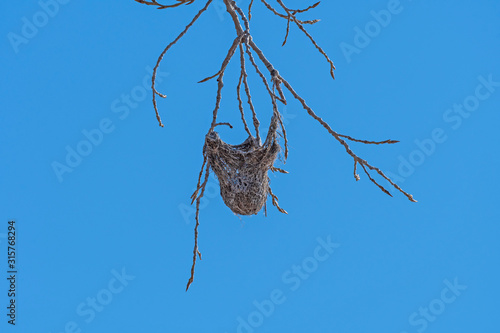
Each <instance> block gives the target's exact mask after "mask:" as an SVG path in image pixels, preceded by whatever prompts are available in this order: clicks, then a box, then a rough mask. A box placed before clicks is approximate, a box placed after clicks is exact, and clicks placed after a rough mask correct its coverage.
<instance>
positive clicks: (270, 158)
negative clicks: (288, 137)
mask: <svg viewBox="0 0 500 333" xmlns="http://www.w3.org/2000/svg"><path fill="white" fill-rule="evenodd" d="M278 117H279V115H274V116H273V118H272V120H271V125H270V126H269V130H268V135H267V138H266V141H265V142H264V144H261V143H260V142H259V141H260V140H259V139H257V138H255V137H253V136H252V135H250V136H249V137H248V138H247V139H246V140H245V141H244V142H243V143H241V144H239V145H230V144H228V143H225V142H224V141H222V139H221V138H220V136H219V134H218V133H217V132H215V131H213V130H212V131H210V132H209V133H208V134H207V136H206V138H205V145H204V148H203V153H204V155H205V156H206V158H207V162H208V165H209V166H210V168H211V169H212V171H213V172H214V173H215V175H216V176H217V178H218V180H219V185H220V194H221V197H222V199H223V200H224V203H225V204H226V206H228V207H229V208H230V209H231V210H232V211H233V213H235V214H238V215H254V214H257V213H258V212H260V210H261V209H262V207H264V205H265V204H266V200H267V196H268V195H271V196H272V198H273V203H275V205H276V204H277V202H275V200H276V197H275V196H274V194H272V191H271V187H270V184H269V176H268V171H269V170H273V171H274V170H276V168H274V162H275V161H276V159H277V158H278V153H279V152H280V150H281V148H280V145H279V143H278V141H277V138H276V130H277V120H278ZM280 211H282V212H284V213H285V211H284V210H282V209H280Z"/></svg>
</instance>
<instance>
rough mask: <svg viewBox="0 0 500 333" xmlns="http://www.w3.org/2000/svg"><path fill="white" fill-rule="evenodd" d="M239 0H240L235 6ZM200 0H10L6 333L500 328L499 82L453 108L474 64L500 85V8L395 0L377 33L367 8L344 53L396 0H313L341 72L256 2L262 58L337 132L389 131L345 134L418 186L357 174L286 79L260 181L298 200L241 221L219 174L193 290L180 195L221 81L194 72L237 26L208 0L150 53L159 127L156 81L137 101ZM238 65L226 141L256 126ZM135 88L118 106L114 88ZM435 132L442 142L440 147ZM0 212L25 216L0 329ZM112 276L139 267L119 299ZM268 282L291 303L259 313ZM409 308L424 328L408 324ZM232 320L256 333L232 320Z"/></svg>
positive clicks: (229, 96)
mask: <svg viewBox="0 0 500 333" xmlns="http://www.w3.org/2000/svg"><path fill="white" fill-rule="evenodd" d="M49 2H50V1H49ZM42 3H45V2H44V1H43V0H42ZM248 3H249V1H248V0H240V1H239V4H240V5H241V6H242V8H244V9H245V10H246V8H247V6H248ZM271 3H272V4H273V5H275V6H276V7H277V6H278V5H276V3H275V2H274V1H271ZM286 3H287V4H288V5H289V7H291V8H300V7H305V6H306V5H309V4H310V3H306V4H304V3H303V2H302V1H287V2H286ZM311 4H312V2H311ZM203 5H204V1H203V0H197V1H195V2H194V3H193V4H192V5H189V6H181V7H179V8H175V9H170V10H156V9H154V8H153V7H151V6H146V5H141V4H138V3H136V2H134V1H131V0H129V1H121V2H120V3H117V2H111V1H109V2H100V3H98V4H97V3H96V2H83V1H67V2H66V3H65V4H60V5H59V8H58V10H57V12H53V13H52V14H53V15H52V16H50V17H49V16H47V15H45V18H47V20H46V22H44V21H43V19H44V14H40V13H41V12H42V13H43V10H44V9H43V7H42V5H41V4H40V3H38V2H35V1H25V2H22V3H21V2H16V3H10V2H3V3H2V4H1V5H0V7H1V12H2V19H1V23H0V28H1V35H2V38H1V39H0V43H1V46H0V50H1V55H0V57H1V58H0V66H1V74H2V79H1V80H0V92H1V95H2V98H1V111H0V133H1V136H2V139H1V140H0V152H1V156H2V159H3V162H2V164H1V166H0V188H1V191H0V221H2V224H1V225H0V228H1V229H0V241H1V252H2V253H3V254H2V255H1V258H0V263H1V264H0V268H1V275H2V276H4V278H2V279H1V280H2V281H3V282H2V283H0V288H1V289H0V294H1V295H2V297H1V298H0V299H1V306H0V308H1V309H2V311H1V312H2V313H1V317H0V318H2V319H1V322H0V327H2V331H8V332H10V331H12V332H14V331H16V332H52V333H60V332H110V331H111V332H171V331H175V332H251V331H254V332H306V331H307V332H398V333H400V332H408V333H409V332H423V331H428V332H483V331H492V330H494V329H496V328H497V327H498V324H497V320H496V319H495V318H496V317H497V314H498V309H499V308H500V301H499V299H500V298H499V291H500V288H499V286H498V281H499V279H500V274H499V272H500V271H499V269H498V262H499V261H498V260H499V258H498V255H499V250H500V245H499V242H498V239H499V236H500V227H499V224H498V222H499V217H500V214H499V210H498V202H497V201H498V185H499V173H498V172H497V166H498V163H499V161H500V159H499V157H498V144H499V143H500V142H499V136H498V135H497V132H498V124H499V123H500V115H499V112H498V111H499V108H500V87H499V86H498V84H497V85H496V86H494V87H492V88H490V89H491V90H492V91H491V92H490V94H489V97H488V98H485V99H484V100H481V101H480V103H479V105H477V106H475V107H474V109H475V110H474V111H473V112H471V113H470V115H469V116H467V118H464V117H462V116H460V117H458V118H457V115H458V114H453V117H454V118H453V119H451V118H449V117H451V116H452V114H451V112H453V111H449V110H450V109H452V108H453V105H454V104H462V103H464V101H468V102H471V101H474V96H475V93H476V87H478V85H480V84H481V82H480V80H479V79H478V78H479V77H483V78H484V79H488V77H489V76H491V78H492V80H493V81H495V82H499V81H500V63H499V61H498V57H499V51H500V20H499V14H500V2H498V1H495V0H482V1H475V2H466V1H459V2H457V1H451V0H446V1H428V0H420V1H409V0H405V1H401V3H400V5H399V6H398V7H397V8H398V9H399V12H398V14H392V16H391V20H390V22H389V23H388V24H386V26H385V27H381V26H380V25H377V24H375V28H374V29H376V27H377V26H378V27H379V28H380V29H379V31H377V30H373V31H371V32H370V34H371V36H372V37H369V38H370V40H369V43H368V41H366V40H365V44H359V42H360V41H359V40H358V41H357V42H358V46H362V47H358V50H357V51H358V52H357V53H353V54H351V55H350V56H346V54H345V52H343V50H342V47H341V46H342V45H344V47H345V45H346V44H349V45H351V46H354V47H356V44H355V43H356V41H355V36H356V34H357V33H356V30H355V29H356V27H357V28H359V29H361V30H362V31H364V30H365V28H366V27H367V24H368V27H370V24H371V26H372V28H373V22H375V21H374V16H373V15H372V14H371V11H375V12H379V11H381V10H387V8H388V6H390V5H389V4H388V2H387V1H380V0H376V1H375V0H373V1H363V2H358V1H357V2H348V1H344V2H340V1H323V2H322V3H321V4H320V6H319V7H317V8H316V9H314V10H312V11H311V12H309V13H306V14H304V15H303V16H301V17H302V18H304V19H312V18H320V19H321V22H320V23H318V24H316V25H314V26H307V28H308V31H309V32H310V33H311V34H312V35H313V36H314V37H315V39H316V41H317V42H318V43H319V45H321V46H322V47H323V48H324V50H325V51H326V52H327V53H328V54H329V55H330V57H331V58H332V59H333V61H334V63H335V65H336V67H337V70H336V80H335V81H333V80H332V79H331V78H330V76H329V73H328V71H329V70H328V69H329V68H328V64H327V63H326V62H325V61H324V59H323V58H322V56H321V55H319V53H318V52H317V51H316V50H315V48H314V47H313V46H312V44H311V43H310V42H309V40H308V39H307V38H306V37H305V36H304V34H303V33H302V32H301V31H299V30H298V29H297V28H296V27H294V26H292V27H291V32H290V36H289V40H288V43H287V45H286V46H285V47H281V46H280V45H281V43H282V41H283V37H284V35H285V27H286V21H285V20H283V19H280V18H278V17H275V16H274V15H273V14H272V13H270V12H269V11H268V10H267V9H266V8H265V7H264V6H263V5H262V3H261V2H259V1H256V2H255V4H254V10H253V18H252V21H251V24H252V34H253V38H254V41H255V42H256V43H257V45H259V46H260V48H261V49H262V50H263V51H264V53H265V54H266V56H267V57H268V59H269V60H270V61H271V62H272V63H273V64H274V66H275V67H276V68H277V69H278V70H279V71H280V73H281V75H283V77H284V78H285V79H287V80H288V81H289V82H290V83H291V84H292V85H293V86H294V88H295V90H296V91H297V92H299V93H300V95H301V96H302V97H304V98H305V99H306V101H307V103H308V104H309V105H310V106H311V107H312V108H313V109H314V110H315V112H316V113H317V114H318V115H320V116H321V117H323V119H325V120H326V121H327V122H328V123H329V124H330V125H331V126H332V128H333V129H334V130H337V131H339V132H340V133H343V134H349V135H352V136H355V137H358V138H366V139H373V140H384V139H388V138H391V139H397V140H400V141H401V143H399V144H396V145H391V146H364V145H362V144H355V143H353V144H351V147H352V148H353V149H354V151H355V152H357V153H358V154H359V155H360V156H361V157H363V158H364V159H367V160H368V161H369V162H371V163H372V164H374V165H376V166H379V167H380V168H381V169H382V170H385V171H388V172H389V173H391V175H392V176H393V177H398V180H399V182H398V183H399V184H400V185H401V186H403V187H404V189H405V190H407V191H408V192H410V193H412V194H413V195H414V196H415V198H416V199H417V200H418V201H419V202H418V203H411V202H410V201H408V200H407V199H406V198H405V197H404V196H403V195H401V194H400V193H398V192H397V191H394V190H392V189H391V192H392V193H393V194H394V198H390V197H389V196H387V195H385V194H383V193H382V192H381V191H380V190H379V189H378V188H377V187H376V186H374V185H373V184H372V183H371V182H370V181H369V180H368V179H367V177H366V176H365V175H364V174H363V173H360V176H361V180H360V181H359V182H356V181H355V180H354V177H353V175H352V166H353V161H352V158H350V157H349V156H348V155H347V154H346V153H345V151H344V149H343V148H342V147H341V145H339V144H338V142H336V141H335V140H334V138H332V137H331V136H329V134H328V133H327V132H326V131H325V130H324V129H323V128H322V127H321V126H320V125H319V124H318V123H317V122H315V121H314V120H313V119H312V118H311V117H309V116H308V115H307V114H306V112H305V111H304V110H303V109H302V108H301V105H300V104H299V103H298V102H297V101H295V100H293V97H292V96H291V95H290V94H288V95H287V97H288V101H289V103H288V105H287V106H286V107H283V106H280V111H281V112H282V113H283V114H284V117H285V122H286V127H287V132H288V138H289V144H290V155H289V159H288V161H287V163H286V164H285V165H282V164H278V166H281V167H283V168H285V169H286V170H288V171H289V172H290V174H288V175H282V174H277V175H271V182H272V188H273V191H274V192H275V193H276V194H277V195H278V196H279V198H280V204H281V206H282V207H283V208H284V209H286V210H287V211H288V213H289V214H288V215H283V214H280V213H279V212H278V211H276V209H274V207H272V206H271V205H270V202H269V203H268V216H267V217H264V215H263V213H261V214H259V215H258V216H252V217H246V216H245V217H241V218H238V217H237V216H235V215H234V214H233V213H232V212H231V211H230V210H229V209H228V208H227V207H226V206H225V205H224V204H223V202H222V200H221V198H220V196H219V195H218V184H217V181H216V180H213V179H212V180H210V182H209V185H208V188H207V193H206V198H205V200H204V201H203V203H202V209H201V226H200V229H199V230H200V236H199V245H200V250H201V252H202V254H203V261H201V262H200V261H199V262H198V264H197V267H196V275H195V281H194V284H193V285H192V286H191V288H190V290H189V292H187V293H186V292H185V291H184V289H185V284H186V282H187V279H188V277H189V269H190V267H191V260H192V249H193V227H194V215H193V210H192V209H193V208H192V207H190V206H189V203H190V200H189V197H190V195H191V193H192V191H193V190H194V187H195V184H196V180H197V176H198V172H199V169H200V167H201V163H202V145H203V141H204V135H205V134H206V132H207V130H208V128H209V125H210V121H211V118H212V110H213V107H214V103H215V91H216V81H215V80H212V81H209V82H207V83H203V84H197V83H196V82H197V81H199V80H201V79H203V78H205V77H207V76H209V75H212V74H214V73H216V72H217V70H218V68H219V67H220V63H221V61H222V60H223V57H224V56H225V54H226V52H227V50H228V48H229V47H230V45H231V43H232V41H233V38H234V37H235V32H234V27H233V25H232V24H233V23H232V21H231V20H230V17H229V15H228V14H227V12H225V10H224V9H223V7H222V3H221V1H220V0H219V1H214V3H212V5H211V7H210V8H209V9H208V10H207V12H205V13H204V14H203V16H202V17H201V18H200V19H199V21H198V22H197V23H196V24H195V26H194V27H193V28H192V29H191V30H190V31H189V32H188V34H187V35H186V36H185V37H184V38H183V39H182V40H181V41H180V42H179V43H178V44H177V45H175V46H174V47H173V48H172V49H171V51H170V52H169V53H168V54H167V56H166V57H165V59H164V61H163V63H162V65H161V68H160V70H161V72H162V74H161V75H162V77H161V78H162V82H161V83H160V84H159V85H158V89H159V90H160V91H161V92H163V93H166V94H167V96H168V97H167V99H165V100H160V101H159V109H160V113H161V115H162V118H163V121H164V123H165V128H160V127H159V126H158V124H157V123H156V119H155V117H154V111H153V107H152V104H151V97H150V91H148V92H147V95H144V94H143V93H144V91H145V89H144V88H141V87H142V82H143V80H146V82H148V80H149V75H150V74H149V72H148V68H151V67H153V66H154V64H155V62H156V59H157V56H158V55H159V54H160V52H161V51H162V50H163V48H164V46H165V45H167V43H169V42H170V41H171V40H173V39H174V38H175V36H177V34H178V33H179V32H180V31H182V29H183V28H184V26H185V25H186V24H187V23H188V22H189V21H190V20H191V18H192V16H194V14H195V13H197V12H198V9H199V8H201V7H202V6H203ZM49 9H50V8H49ZM51 10H52V11H55V8H54V7H52V8H51ZM34 16H35V18H34ZM23 18H25V19H23ZM34 19H35V20H39V21H37V22H38V23H39V25H40V27H39V28H37V31H36V32H34V31H31V32H30V31H24V32H25V33H28V36H29V38H26V39H25V40H24V42H23V43H21V44H19V45H17V46H16V45H14V44H13V43H12V42H11V39H12V38H13V37H12V36H13V34H16V35H17V36H20V37H19V38H25V37H22V36H23V26H24V25H26V24H27V23H26V22H33V20H34ZM370 22H371V23H370ZM24 29H25V30H26V29H28V28H24ZM342 43H345V44H342ZM16 51H17V52H16ZM237 59H238V58H235V59H234V60H233V61H232V62H231V64H230V66H229V68H228V71H227V74H226V77H225V88H224V91H223V93H224V95H223V104H222V108H221V111H220V113H219V117H220V118H219V119H220V121H230V122H231V123H232V124H233V125H235V128H234V129H233V130H230V129H228V128H221V129H220V133H221V135H222V137H223V138H224V139H225V140H226V141H228V142H230V143H238V142H241V141H243V140H244V139H245V137H246V136H245V132H244V131H243V128H242V126H241V122H239V121H238V119H239V114H238V111H237V104H236V98H235V85H236V80H237V75H238V69H239V62H238V61H237ZM261 68H262V70H264V69H265V68H264V67H263V66H261ZM248 72H249V75H250V84H251V89H252V94H253V96H254V100H255V104H256V108H257V112H258V115H259V117H260V120H261V122H262V129H263V130H265V129H266V128H267V125H268V124H269V119H270V116H271V112H272V110H271V108H270V104H269V97H268V96H267V93H266V92H265V90H264V89H263V87H262V82H261V81H260V79H259V78H258V77H257V76H256V74H255V72H254V71H253V69H251V68H250V69H249V70H248ZM266 74H267V73H266ZM148 84H149V83H148ZM480 89H482V90H481V92H482V93H486V92H487V90H485V89H484V88H480ZM133 94H134V95H133ZM127 95H129V96H132V97H131V98H132V99H131V100H130V102H129V104H128V105H127V104H126V102H124V100H122V98H127ZM133 96H135V97H133ZM447 117H448V118H447ZM106 119H107V120H106ZM103 121H104V123H106V122H107V125H106V126H107V127H106V126H104V127H105V128H107V129H108V133H104V134H103V136H102V139H99V138H98V136H97V138H98V139H99V140H97V139H96V140H97V141H95V142H97V143H98V144H95V145H94V144H93V145H91V146H90V147H91V150H92V151H91V152H90V153H89V154H88V156H84V157H82V159H81V161H79V162H78V161H77V162H78V163H77V162H75V161H74V162H75V164H76V166H75V167H72V168H71V172H65V173H63V174H62V175H61V178H58V176H57V174H56V172H55V171H54V168H53V165H54V162H57V163H61V164H65V165H67V164H66V161H65V159H66V156H67V154H68V151H67V149H68V147H69V149H70V150H71V149H75V150H76V149H77V147H78V145H80V146H81V147H80V148H81V149H85V147H84V148H82V147H83V146H82V145H85V143H82V142H85V141H86V140H87V139H86V137H85V135H84V134H83V132H84V131H92V130H95V129H97V128H99V126H100V125H102V122H103ZM459 121H460V123H459ZM440 129H441V130H440ZM436 130H437V131H438V132H440V133H441V134H440V136H439V138H440V142H435V141H434V143H433V144H430V143H429V140H432V138H433V134H432V133H433V131H436ZM415 140H417V141H418V142H426V143H427V146H424V147H427V148H419V145H417V143H416V142H415ZM87 148H89V147H88V146H87ZM423 150H426V151H427V154H426V153H425V152H424V151H423ZM383 184H384V185H385V184H386V183H385V182H383ZM9 219H15V220H16V223H17V229H18V232H17V245H16V247H17V268H18V270H19V273H18V276H17V291H18V294H17V298H16V299H17V301H16V302H17V319H16V320H17V321H16V327H15V328H12V327H11V325H8V324H7V317H6V311H7V310H6V308H5V307H6V306H7V304H8V301H9V300H8V298H7V296H6V294H7V289H8V284H7V281H6V279H5V276H6V273H5V271H6V261H7V258H6V254H5V252H6V238H5V237H6V232H7V221H8V220H9ZM318 237H320V238H322V239H324V240H326V239H327V238H328V237H330V239H331V241H332V242H335V243H338V244H339V245H340V246H339V247H338V248H336V249H335V251H334V252H333V253H332V254H331V255H330V256H329V257H328V259H327V260H324V261H321V262H317V261H314V259H311V257H312V256H314V252H315V250H316V248H317V246H318V242H317V238H318ZM325 253H326V252H322V254H325ZM303 263H305V264H306V265H308V264H311V263H313V264H314V263H316V264H317V267H316V266H314V265H313V266H308V267H309V270H310V271H311V272H310V274H309V275H308V277H307V278H299V281H300V286H299V288H297V289H296V290H292V286H294V285H295V284H292V283H290V282H289V281H288V280H287V279H286V276H288V277H290V270H291V269H292V266H293V265H302V264H303ZM311 267H313V268H314V269H312V268H311ZM122 270H125V272H126V274H127V275H128V276H129V280H127V281H126V282H125V283H123V284H122V287H123V288H120V290H121V291H120V292H116V293H111V292H110V291H109V290H111V289H113V290H115V291H116V288H118V286H119V285H120V283H119V282H117V280H115V274H118V273H121V272H122ZM117 272H118V273H117ZM287 274H288V275H287ZM297 276H298V275H294V277H295V279H297ZM455 280H456V281H458V282H457V283H458V284H460V285H461V286H466V289H465V290H461V291H459V292H457V295H455V296H456V297H454V301H453V302H450V303H443V301H442V300H441V298H442V293H443V292H444V293H445V295H448V298H447V299H449V297H450V295H452V294H450V292H448V293H447V294H446V292H447V289H446V288H447V283H446V282H445V281H448V282H449V283H454V282H455ZM287 281H288V282H287ZM295 281H297V280H295ZM110 283H111V286H112V287H110ZM463 288H465V287H463ZM273 290H274V291H275V292H276V290H278V291H281V292H282V293H283V296H282V298H281V300H283V297H284V298H285V300H284V301H283V302H282V303H281V304H276V305H274V310H273V311H271V310H269V308H268V311H267V312H266V311H264V312H266V313H265V314H263V313H262V312H258V311H259V310H258V309H257V307H256V305H255V304H254V301H257V303H259V304H269V303H266V300H267V301H268V300H270V297H271V296H270V295H271V292H272V291H273ZM110 295H111V299H110V298H109V296H110ZM96 297H97V298H99V297H100V299H101V301H103V302H104V303H106V304H105V305H104V306H103V307H102V308H100V310H101V311H100V312H99V311H93V310H90V309H91V307H90V306H89V305H88V304H87V302H88V300H89V299H92V298H96ZM262 302H264V303H262ZM442 305H444V308H442ZM429 306H431V307H432V306H434V310H433V311H434V312H438V314H437V315H435V316H434V317H433V319H432V320H430V319H423V318H425V317H424V316H423V315H421V314H419V311H421V309H420V308H422V309H423V308H428V307H429ZM79 307H80V309H84V310H86V311H87V315H82V314H81V313H80V314H79V313H78V312H77V309H78V308H79ZM89 313H93V315H90V314H89ZM415 313H416V314H415ZM412 316H413V319H414V320H418V323H415V321H413V322H410V318H411V317H412ZM249 317H250V319H249ZM240 318H241V319H240ZM241 320H243V321H245V322H246V323H247V324H248V323H249V322H250V323H252V324H253V325H254V326H255V327H252V326H248V327H247V328H242V327H240V328H239V330H238V325H239V322H241ZM248 325H250V324H248Z"/></svg>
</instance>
